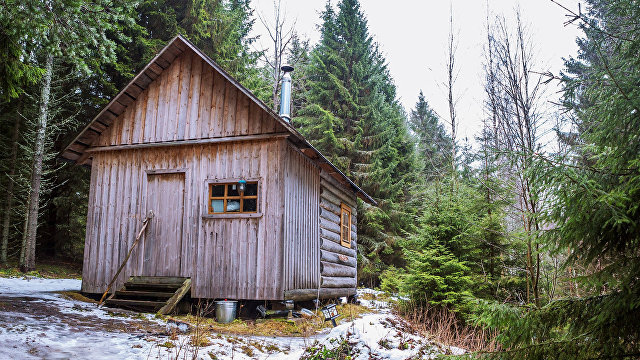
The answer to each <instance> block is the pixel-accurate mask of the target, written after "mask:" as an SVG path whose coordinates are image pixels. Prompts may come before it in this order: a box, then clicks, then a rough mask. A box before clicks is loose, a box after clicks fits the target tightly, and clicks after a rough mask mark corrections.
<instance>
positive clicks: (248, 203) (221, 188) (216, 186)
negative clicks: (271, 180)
mask: <svg viewBox="0 0 640 360" xmlns="http://www.w3.org/2000/svg"><path fill="white" fill-rule="evenodd" d="M255 212H258V182H257V181H253V182H247V184H246V188H245V190H244V192H241V191H239V188H238V183H213V184H209V214H229V213H231V214H238V213H255Z"/></svg>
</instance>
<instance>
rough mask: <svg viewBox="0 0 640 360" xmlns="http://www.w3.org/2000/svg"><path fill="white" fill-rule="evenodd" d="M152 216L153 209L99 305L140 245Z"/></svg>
mask: <svg viewBox="0 0 640 360" xmlns="http://www.w3.org/2000/svg"><path fill="white" fill-rule="evenodd" d="M152 218H153V211H152V210H149V213H148V214H147V217H146V218H145V219H144V221H143V222H142V228H141V229H140V231H139V232H138V236H136V240H135V241H134V242H133V245H131V249H129V253H128V254H127V256H126V257H125V258H124V261H123V262H122V265H120V268H118V271H116V274H115V275H114V277H113V279H111V282H110V283H109V286H107V290H105V291H104V294H102V297H101V298H100V301H99V302H98V306H100V305H102V302H103V301H104V298H105V297H106V296H107V293H109V290H111V287H112V286H113V284H114V283H115V282H116V279H117V278H118V275H120V272H121V271H122V269H124V266H125V265H126V264H127V261H129V257H131V253H132V252H133V249H135V247H136V245H138V241H139V240H140V238H141V237H142V234H143V233H144V230H145V229H146V228H147V225H148V224H149V220H151V219H152Z"/></svg>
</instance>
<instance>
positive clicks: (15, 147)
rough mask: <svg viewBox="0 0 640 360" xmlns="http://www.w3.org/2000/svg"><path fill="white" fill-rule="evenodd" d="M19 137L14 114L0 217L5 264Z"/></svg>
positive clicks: (0, 259) (0, 251)
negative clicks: (4, 193)
mask: <svg viewBox="0 0 640 360" xmlns="http://www.w3.org/2000/svg"><path fill="white" fill-rule="evenodd" d="M19 138H20V114H18V115H17V116H16V124H15V126H14V128H13V136H12V137H11V141H12V143H11V160H10V162H11V164H10V165H9V166H10V168H9V174H7V177H8V178H9V179H8V181H9V182H8V184H7V202H6V203H5V207H4V217H3V219H2V244H1V245H0V263H2V265H7V247H8V245H9V226H11V213H12V212H13V187H14V181H15V179H14V178H13V177H14V175H15V174H16V165H17V164H16V163H17V159H18V139H19Z"/></svg>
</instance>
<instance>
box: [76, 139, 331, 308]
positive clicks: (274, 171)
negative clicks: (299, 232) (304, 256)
mask: <svg viewBox="0 0 640 360" xmlns="http://www.w3.org/2000/svg"><path fill="white" fill-rule="evenodd" d="M285 148H286V144H285V141H284V140H282V139H280V140H264V141H256V142H250V143H245V142H242V143H226V144H218V145H198V146H185V147H176V148H172V149H171V151H164V150H162V149H138V150H120V151H112V152H109V151H108V152H100V153H96V154H95V158H94V163H93V166H92V171H91V190H90V194H89V212H88V217H87V237H86V245H85V259H84V270H83V282H82V290H83V291H86V292H91V293H100V292H102V291H104V289H105V288H106V286H107V284H108V282H109V281H110V280H111V278H112V277H113V275H114V274H115V271H116V269H117V268H118V266H119V265H120V263H121V262H122V260H123V259H124V257H125V256H126V253H127V251H128V249H129V247H130V246H131V244H132V242H133V241H134V239H135V236H136V232H137V231H138V230H139V229H140V226H141V222H142V220H143V218H144V217H145V216H146V210H147V209H149V208H150V207H155V206H153V205H152V202H150V201H149V200H148V198H147V196H145V195H147V194H155V193H157V191H160V188H158V187H157V186H156V185H154V184H156V183H157V182H161V181H160V180H158V179H161V178H163V177H164V179H169V180H171V182H174V181H173V180H176V179H184V181H183V184H184V204H186V206H185V208H184V210H183V212H182V214H180V212H179V211H175V210H176V209H175V207H174V206H173V205H171V206H170V207H167V208H168V209H169V213H174V214H175V216H181V217H182V218H183V220H182V230H181V239H180V243H181V249H180V251H179V253H180V258H181V260H180V261H179V264H180V265H179V271H177V270H176V268H174V267H171V268H170V269H171V271H170V272H171V274H170V275H171V276H184V277H191V278H192V281H193V283H192V289H191V296H192V297H204V298H232V299H282V298H283V292H284V286H283V281H282V279H283V271H282V268H283V246H282V239H283V235H282V234H283V230H282V228H283V226H282V218H283V202H282V194H283V183H284V165H283V163H284V162H283V159H282V155H283V153H284V151H285ZM156 177H157V178H156ZM230 178H247V179H258V181H259V182H260V185H259V187H260V190H259V191H260V200H259V212H260V214H261V215H262V216H259V217H252V218H242V217H238V218H225V219H212V218H207V217H206V216H205V215H206V212H207V201H208V198H207V196H208V187H207V186H208V185H207V184H208V182H211V181H216V179H230ZM169 180H167V181H169ZM154 189H157V190H154ZM177 189H179V185H178V186H177ZM177 189H173V190H171V192H173V194H170V195H156V197H157V196H160V197H162V196H171V197H172V198H173V197H179V191H176V190H177ZM160 197H157V198H158V199H160ZM162 199H163V198H162ZM161 201H164V200H161ZM167 201H168V200H167ZM178 202H179V201H178ZM154 211H156V210H155V209H154ZM152 221H153V220H152ZM167 221H169V222H171V221H174V223H175V224H180V221H179V220H177V219H174V220H171V219H168V220H167ZM149 234H150V232H149V230H147V233H146V234H145V235H143V236H144V238H143V239H142V240H141V241H142V242H143V244H142V245H143V246H142V247H139V248H138V249H137V250H136V251H134V253H133V254H132V257H131V259H130V260H129V262H128V263H127V266H126V268H125V270H123V271H122V274H121V275H120V276H119V278H118V281H117V282H116V285H115V286H116V287H120V286H121V285H122V284H123V283H124V282H125V280H126V279H127V278H128V277H129V276H132V275H144V274H149V275H150V273H148V272H145V271H146V270H145V251H140V249H145V247H144V241H146V240H147V238H146V236H147V235H149ZM149 238H151V236H150V237H149ZM154 251H155V250H154ZM318 258H319V254H318ZM169 260H170V259H167V261H169ZM318 260H319V259H318ZM154 266H155V265H154ZM171 266H173V265H171ZM175 272H177V273H175ZM166 274H167V275H169V272H167V273H166ZM155 275H162V274H155Z"/></svg>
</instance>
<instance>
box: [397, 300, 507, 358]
mask: <svg viewBox="0 0 640 360" xmlns="http://www.w3.org/2000/svg"><path fill="white" fill-rule="evenodd" d="M394 310H395V312H396V314H397V315H398V316H399V317H400V319H401V323H399V324H395V326H396V327H398V328H404V329H405V330H406V331H407V332H410V333H414V334H419V335H421V336H423V337H425V338H428V339H431V340H434V341H435V342H437V343H440V344H443V345H447V346H455V347H459V348H462V349H465V350H467V351H471V352H491V351H496V350H499V349H500V347H499V344H498V343H497V341H496V336H497V334H496V333H495V332H490V331H487V330H485V329H482V328H481V327H476V326H472V325H469V324H465V322H464V321H463V320H462V319H460V318H459V316H458V315H457V314H456V313H454V312H453V311H451V310H449V309H446V308H440V307H430V306H426V307H424V306H423V307H419V306H416V305H415V304H413V303H411V302H403V303H401V305H400V306H396V307H395V308H394Z"/></svg>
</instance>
